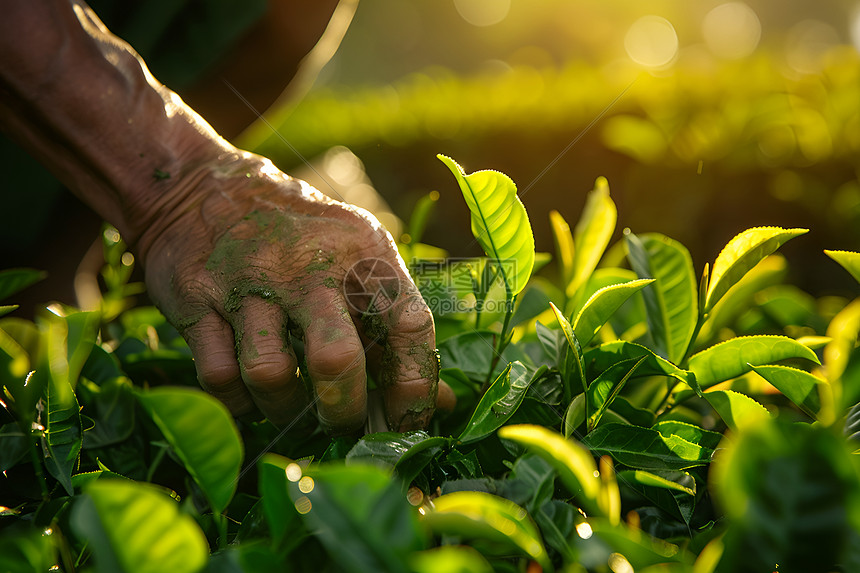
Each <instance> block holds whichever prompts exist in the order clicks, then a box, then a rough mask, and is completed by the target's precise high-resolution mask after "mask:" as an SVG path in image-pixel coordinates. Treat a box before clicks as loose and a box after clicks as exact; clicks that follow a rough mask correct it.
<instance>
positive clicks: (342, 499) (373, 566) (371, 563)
mask: <svg viewBox="0 0 860 573" xmlns="http://www.w3.org/2000/svg"><path fill="white" fill-rule="evenodd" d="M307 477H309V478H311V479H312V481H310V482H309V483H308V484H306V485H305V486H304V488H303V490H304V493H303V492H302V491H300V489H299V488H302V481H299V482H298V487H297V486H295V485H293V486H292V487H291V488H290V495H291V497H292V499H293V502H294V503H296V507H297V509H298V510H299V512H300V513H303V518H304V520H305V521H306V522H307V523H308V525H309V526H310V527H309V529H310V530H311V531H313V533H314V535H316V537H317V538H318V539H319V540H320V541H321V542H322V544H323V545H324V546H325V547H326V549H327V550H328V553H329V555H330V556H331V557H332V558H333V559H334V560H335V561H336V562H337V564H338V565H339V570H341V571H352V572H356V573H364V572H365V571H391V572H393V573H397V572H404V573H405V572H406V571H408V569H407V568H406V565H405V563H406V561H407V556H408V555H409V554H410V553H411V552H413V551H415V550H418V549H423V545H424V541H423V537H422V535H421V533H420V531H419V528H418V518H417V516H418V513H417V511H416V509H415V508H413V507H411V506H410V505H409V503H408V502H407V501H406V497H405V496H404V495H403V493H402V491H401V486H400V484H399V483H397V482H396V481H391V478H390V477H389V475H388V473H387V472H385V471H383V470H381V469H379V468H376V467H373V466H361V465H352V466H349V467H346V466H335V465H332V466H328V467H318V468H313V469H312V470H310V471H309V472H308V473H307ZM302 479H304V478H302Z"/></svg>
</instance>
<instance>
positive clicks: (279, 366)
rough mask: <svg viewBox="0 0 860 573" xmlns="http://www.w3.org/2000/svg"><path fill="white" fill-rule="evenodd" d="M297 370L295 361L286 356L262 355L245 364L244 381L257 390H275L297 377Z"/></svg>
mask: <svg viewBox="0 0 860 573" xmlns="http://www.w3.org/2000/svg"><path fill="white" fill-rule="evenodd" d="M295 370H296V365H295V361H293V360H291V359H290V357H289V356H288V355H286V354H283V353H280V354H269V355H261V356H260V357H259V358H256V359H253V360H246V361H244V362H243V364H242V379H243V380H244V381H245V384H247V385H248V386H251V387H253V388H255V389H256V390H260V391H267V390H274V389H276V388H278V387H280V386H282V385H284V384H285V383H286V382H288V381H289V380H290V379H292V378H293V377H295Z"/></svg>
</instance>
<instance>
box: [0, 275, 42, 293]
mask: <svg viewBox="0 0 860 573" xmlns="http://www.w3.org/2000/svg"><path fill="white" fill-rule="evenodd" d="M46 276H48V273H46V272H44V271H37V270H36V269H5V270H2V271H0V300H3V299H5V298H8V297H10V296H12V295H13V294H15V293H17V292H20V291H22V290H24V289H25V288H27V287H28V286H30V285H32V284H35V283H37V282H39V281H40V280H42V279H44V278H45V277H46Z"/></svg>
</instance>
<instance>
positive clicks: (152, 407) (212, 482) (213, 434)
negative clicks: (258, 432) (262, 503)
mask: <svg viewBox="0 0 860 573" xmlns="http://www.w3.org/2000/svg"><path fill="white" fill-rule="evenodd" d="M136 396H137V399H138V401H140V403H141V405H142V406H143V408H144V409H145V410H146V411H147V413H149V415H150V416H151V417H152V420H153V421H154V422H155V424H156V425H157V426H158V429H159V430H161V433H162V434H164V438H165V439H166V440H167V442H168V443H169V444H170V446H171V447H172V448H173V451H174V452H176V455H177V456H178V457H179V459H181V460H182V463H183V465H184V466H185V469H186V470H187V471H188V473H189V474H190V475H191V477H192V478H194V481H195V482H197V485H199V486H200V489H201V490H203V493H204V495H205V496H206V498H207V499H208V500H209V505H210V506H211V508H212V511H213V513H221V512H222V511H224V509H225V508H226V507H227V504H228V503H230V500H231V499H232V497H233V493H234V492H235V491H236V482H237V481H238V477H239V468H240V467H241V465H242V457H243V451H242V440H241V438H240V437H239V431H238V430H237V429H236V423H235V422H234V421H233V416H231V415H230V412H228V411H227V407H226V406H224V404H222V403H221V402H220V401H218V400H217V399H216V398H213V397H212V396H210V395H209V394H206V393H205V392H202V391H199V390H192V389H190V388H176V387H162V388H156V389H153V390H147V391H141V392H138V393H137V394H136Z"/></svg>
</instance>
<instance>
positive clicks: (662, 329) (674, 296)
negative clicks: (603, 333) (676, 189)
mask: <svg viewBox="0 0 860 573" xmlns="http://www.w3.org/2000/svg"><path fill="white" fill-rule="evenodd" d="M624 237H625V243H626V245H627V252H628V259H629V260H630V266H631V267H632V268H633V270H634V271H636V274H637V275H638V276H639V278H640V279H651V278H653V279H656V282H655V283H654V284H652V285H651V286H650V287H649V288H647V289H644V290H643V291H642V297H643V298H644V299H645V309H646V311H647V321H648V330H649V332H650V334H651V338H652V340H653V342H654V348H653V350H654V352H656V353H657V354H659V355H661V356H663V357H664V358H666V359H667V360H669V361H671V362H674V363H675V364H679V363H680V362H681V360H682V359H683V358H684V356H685V354H686V353H687V348H688V347H689V345H690V339H691V338H692V336H693V331H694V330H695V328H696V321H697V319H698V306H697V302H696V296H697V295H696V293H697V284H696V277H695V274H694V273H693V260H692V259H691V258H690V253H689V252H688V251H687V249H686V248H685V247H684V245H682V244H681V243H679V242H678V241H675V240H673V239H670V238H669V237H666V236H664V235H660V234H657V233H650V234H646V235H642V236H641V237H637V236H636V235H634V234H633V233H631V232H629V231H627V232H625V235H624Z"/></svg>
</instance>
